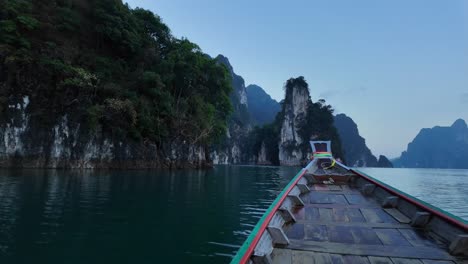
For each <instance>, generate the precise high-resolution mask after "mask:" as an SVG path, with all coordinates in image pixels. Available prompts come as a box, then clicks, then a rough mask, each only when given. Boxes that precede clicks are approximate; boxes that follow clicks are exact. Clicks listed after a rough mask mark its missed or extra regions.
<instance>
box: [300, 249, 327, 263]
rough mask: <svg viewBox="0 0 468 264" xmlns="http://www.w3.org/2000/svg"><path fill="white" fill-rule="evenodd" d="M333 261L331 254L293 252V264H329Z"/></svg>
mask: <svg viewBox="0 0 468 264" xmlns="http://www.w3.org/2000/svg"><path fill="white" fill-rule="evenodd" d="M331 261H332V260H331V258H330V254H327V253H316V252H305V251H296V250H293V251H292V263H304V264H306V263H316V264H328V263H331Z"/></svg>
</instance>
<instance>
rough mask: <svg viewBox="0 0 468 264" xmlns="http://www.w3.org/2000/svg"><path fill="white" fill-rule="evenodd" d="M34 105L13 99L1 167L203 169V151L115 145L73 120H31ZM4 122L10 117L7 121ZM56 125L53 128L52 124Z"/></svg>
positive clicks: (173, 145)
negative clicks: (47, 123)
mask: <svg viewBox="0 0 468 264" xmlns="http://www.w3.org/2000/svg"><path fill="white" fill-rule="evenodd" d="M30 109H34V101H33V100H30V98H29V97H28V96H24V97H22V98H13V99H10V102H8V108H7V110H6V112H5V116H8V118H6V120H2V122H1V126H0V137H1V138H2V140H1V141H0V166H1V167H23V168H82V169H89V168H161V167H165V168H175V167H203V166H207V165H209V163H208V162H207V161H206V151H205V148H204V147H202V146H191V145H188V144H184V143H183V142H170V143H168V144H167V145H165V146H160V147H158V146H156V145H149V144H144V143H136V142H134V141H125V142H122V141H115V140H113V139H112V138H109V137H106V136H105V135H104V134H103V133H102V131H101V130H100V129H97V130H96V131H90V130H89V128H87V127H85V126H84V125H82V124H81V123H80V122H78V120H76V119H75V117H69V116H67V115H64V116H62V117H61V118H58V120H57V121H56V122H51V124H50V125H45V124H44V121H43V120H38V119H37V118H34V117H33V116H32V115H31V111H30ZM5 116H4V117H5ZM49 123H50V122H49Z"/></svg>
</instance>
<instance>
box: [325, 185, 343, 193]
mask: <svg viewBox="0 0 468 264" xmlns="http://www.w3.org/2000/svg"><path fill="white" fill-rule="evenodd" d="M328 190H330V191H332V192H336V191H339V192H341V191H342V189H341V186H340V185H328Z"/></svg>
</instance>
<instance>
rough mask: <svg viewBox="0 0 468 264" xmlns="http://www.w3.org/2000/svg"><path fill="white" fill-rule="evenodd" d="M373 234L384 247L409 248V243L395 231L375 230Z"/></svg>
mask: <svg viewBox="0 0 468 264" xmlns="http://www.w3.org/2000/svg"><path fill="white" fill-rule="evenodd" d="M375 232H376V233H377V236H378V237H379V238H380V240H381V241H382V243H383V244H384V245H393V246H411V243H410V242H408V240H406V238H405V237H404V236H403V235H402V234H401V233H400V232H399V231H398V230H396V229H383V228H382V229H380V228H379V229H376V230H375Z"/></svg>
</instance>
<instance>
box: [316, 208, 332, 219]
mask: <svg viewBox="0 0 468 264" xmlns="http://www.w3.org/2000/svg"><path fill="white" fill-rule="evenodd" d="M318 210H319V214H320V221H323V222H331V221H332V220H333V218H332V209H330V208H319V209H318Z"/></svg>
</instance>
